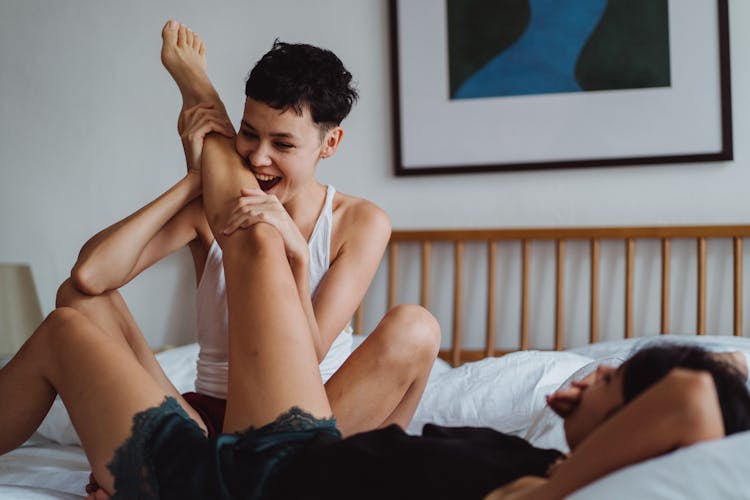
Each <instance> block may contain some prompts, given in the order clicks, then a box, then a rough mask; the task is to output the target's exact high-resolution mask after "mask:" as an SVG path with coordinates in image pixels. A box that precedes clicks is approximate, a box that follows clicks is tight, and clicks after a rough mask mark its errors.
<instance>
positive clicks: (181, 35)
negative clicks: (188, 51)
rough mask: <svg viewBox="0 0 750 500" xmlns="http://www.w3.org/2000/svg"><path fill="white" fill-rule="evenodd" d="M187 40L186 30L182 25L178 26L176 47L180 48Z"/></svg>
mask: <svg viewBox="0 0 750 500" xmlns="http://www.w3.org/2000/svg"><path fill="white" fill-rule="evenodd" d="M186 39H187V28H185V26H184V25H182V24H181V25H180V29H179V30H178V31H177V45H178V46H180V47H182V46H183V45H185V40H186Z"/></svg>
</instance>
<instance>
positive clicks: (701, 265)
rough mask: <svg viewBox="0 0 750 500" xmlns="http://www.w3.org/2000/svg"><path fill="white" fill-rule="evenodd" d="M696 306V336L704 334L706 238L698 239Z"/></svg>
mask: <svg viewBox="0 0 750 500" xmlns="http://www.w3.org/2000/svg"><path fill="white" fill-rule="evenodd" d="M696 241H697V243H698V287H697V288H698V290H697V295H698V304H697V310H698V313H697V318H696V321H697V324H696V326H695V331H696V332H697V333H698V335H705V334H706V238H698V239H697V240H696Z"/></svg>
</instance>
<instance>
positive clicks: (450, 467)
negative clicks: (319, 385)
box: [276, 424, 563, 500]
mask: <svg viewBox="0 0 750 500" xmlns="http://www.w3.org/2000/svg"><path fill="white" fill-rule="evenodd" d="M562 456H563V455H562V453H560V452H559V451H557V450H549V449H541V448H536V447H534V446H532V445H531V444H529V443H528V442H527V441H525V440H523V439H521V438H518V437H515V436H509V435H507V434H503V433H501V432H498V431H495V430H492V429H488V428H475V427H441V426H437V425H432V424H428V425H426V426H425V427H424V430H423V434H422V436H412V435H409V434H406V433H405V432H404V431H403V430H402V429H401V428H400V427H398V426H397V425H391V426H389V427H387V428H384V429H379V430H375V431H369V432H365V433H362V434H357V435H354V436H351V437H349V438H346V439H343V440H339V439H336V438H333V437H330V436H320V437H319V438H316V440H314V442H313V443H311V444H310V446H307V447H306V449H305V450H304V451H302V452H301V453H300V454H299V455H297V456H296V457H295V458H294V459H293V460H292V462H291V463H290V464H289V465H288V466H286V467H284V469H283V470H282V471H280V476H279V477H278V479H280V481H277V482H276V486H277V487H279V488H280V490H279V491H277V493H278V497H279V498H311V499H314V498H321V499H323V498H325V499H339V498H341V499H344V498H345V499H370V498H371V499H378V500H384V499H399V498H409V499H418V498H430V499H452V498H456V499H461V500H464V499H472V498H483V497H484V496H485V495H487V494H488V493H489V492H490V491H492V490H494V489H496V488H499V487H500V486H503V485H504V484H507V483H509V482H511V481H513V480H515V479H517V478H519V477H521V476H525V475H535V476H544V475H545V473H546V471H547V469H548V467H549V466H550V465H551V464H552V463H554V462H555V461H556V460H558V459H559V458H561V457H562Z"/></svg>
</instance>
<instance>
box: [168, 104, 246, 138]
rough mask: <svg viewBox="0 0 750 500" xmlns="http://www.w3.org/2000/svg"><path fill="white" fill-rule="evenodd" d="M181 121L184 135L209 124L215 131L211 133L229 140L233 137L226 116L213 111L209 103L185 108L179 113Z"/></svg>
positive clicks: (231, 127)
mask: <svg viewBox="0 0 750 500" xmlns="http://www.w3.org/2000/svg"><path fill="white" fill-rule="evenodd" d="M181 119H182V121H183V124H184V127H183V128H184V129H185V133H188V131H189V130H190V129H193V130H195V129H196V128H198V127H201V126H202V125H204V124H205V123H207V122H211V123H213V124H214V126H215V130H212V131H214V132H219V133H221V134H223V135H226V136H228V137H229V138H233V137H234V135H235V132H234V127H233V126H232V122H231V121H230V120H229V118H228V117H227V116H226V114H224V113H223V112H220V111H218V110H217V109H215V106H214V105H213V104H211V103H201V104H197V105H195V106H192V107H190V108H187V109H186V110H184V111H183V112H182V113H181ZM183 135H184V134H183Z"/></svg>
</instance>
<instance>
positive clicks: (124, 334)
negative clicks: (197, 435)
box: [57, 279, 206, 432]
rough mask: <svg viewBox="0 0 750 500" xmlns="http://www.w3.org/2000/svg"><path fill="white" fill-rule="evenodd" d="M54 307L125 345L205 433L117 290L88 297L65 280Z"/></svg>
mask: <svg viewBox="0 0 750 500" xmlns="http://www.w3.org/2000/svg"><path fill="white" fill-rule="evenodd" d="M57 306H58V307H72V308H73V309H76V310H77V311H79V312H81V313H82V314H83V315H85V316H86V317H87V318H88V319H89V320H91V321H92V322H93V323H94V324H95V325H96V326H97V327H98V328H99V330H100V332H101V333H102V334H104V335H107V336H108V337H110V338H112V339H113V340H114V341H116V342H119V343H121V344H122V345H124V346H127V347H128V348H129V349H130V350H131V351H132V352H133V354H134V355H135V358H136V359H137V360H138V362H139V363H140V364H141V366H142V367H143V369H144V370H146V372H147V373H148V374H150V375H151V377H152V378H153V380H154V381H155V382H156V383H157V384H159V386H160V387H161V388H162V390H163V391H164V393H165V394H167V395H169V396H170V397H173V398H175V399H176V400H177V402H178V403H179V404H180V406H182V408H183V409H184V410H185V411H186V412H187V414H188V415H189V416H190V418H192V419H193V420H195V422H196V423H197V424H198V425H199V426H200V427H201V429H203V431H204V432H205V431H206V425H205V423H204V422H203V420H202V419H201V417H200V415H199V414H198V412H197V411H195V409H194V408H193V407H192V406H190V404H188V402H187V401H185V399H184V398H183V397H182V394H181V393H180V392H179V391H178V390H177V388H176V387H175V386H174V384H173V383H172V381H171V380H169V377H167V375H166V373H164V370H163V369H162V367H161V365H160V364H159V362H158V361H157V359H156V356H155V355H154V352H153V350H152V349H151V347H150V346H149V345H148V342H146V339H145V337H144V336H143V332H141V329H140V328H139V327H138V323H136V321H135V318H134V317H133V314H132V313H131V312H130V309H129V308H128V305H127V303H126V302H125V299H123V298H122V295H121V294H120V293H119V292H118V291H116V290H113V291H109V292H105V293H103V294H101V295H96V296H90V295H86V294H83V293H81V292H79V291H78V290H77V289H76V288H75V286H74V285H73V283H72V282H71V280H70V279H67V280H66V281H65V282H63V284H62V285H61V286H60V288H59V289H58V292H57Z"/></svg>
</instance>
